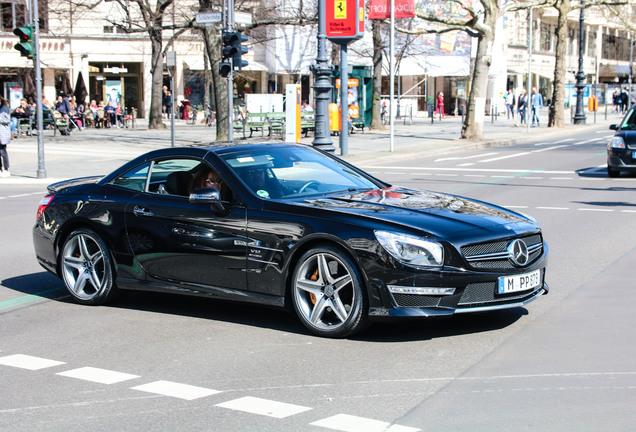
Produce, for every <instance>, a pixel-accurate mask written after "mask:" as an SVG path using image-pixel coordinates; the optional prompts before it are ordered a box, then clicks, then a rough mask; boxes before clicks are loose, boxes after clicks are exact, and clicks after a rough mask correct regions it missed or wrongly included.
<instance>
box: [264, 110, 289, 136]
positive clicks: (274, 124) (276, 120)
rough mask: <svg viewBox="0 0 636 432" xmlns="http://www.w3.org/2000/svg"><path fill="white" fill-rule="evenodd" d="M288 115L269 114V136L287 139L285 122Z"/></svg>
mask: <svg viewBox="0 0 636 432" xmlns="http://www.w3.org/2000/svg"><path fill="white" fill-rule="evenodd" d="M286 117H287V114H285V113H284V112H270V113H267V121H268V122H269V135H270V136H273V135H274V134H280V138H281V139H285V121H286Z"/></svg>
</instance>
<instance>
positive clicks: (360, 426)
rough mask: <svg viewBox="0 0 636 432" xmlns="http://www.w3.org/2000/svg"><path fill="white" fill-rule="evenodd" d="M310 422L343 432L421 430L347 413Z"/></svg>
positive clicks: (402, 431) (404, 431) (405, 431)
mask: <svg viewBox="0 0 636 432" xmlns="http://www.w3.org/2000/svg"><path fill="white" fill-rule="evenodd" d="M310 424H311V425H313V426H321V427H324V428H327V429H332V430H337V431H343V432H376V431H377V432H416V431H419V430H420V429H417V428H413V427H409V426H401V425H396V424H394V425H392V424H390V423H388V422H384V421H380V420H373V419H368V418H364V417H357V416H352V415H347V414H337V415H335V416H331V417H327V418H324V419H322V420H318V421H315V422H313V423H310Z"/></svg>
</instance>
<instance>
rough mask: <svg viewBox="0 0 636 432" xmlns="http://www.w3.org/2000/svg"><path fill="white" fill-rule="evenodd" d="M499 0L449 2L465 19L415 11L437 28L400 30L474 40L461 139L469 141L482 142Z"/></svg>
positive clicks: (499, 11) (402, 30)
mask: <svg viewBox="0 0 636 432" xmlns="http://www.w3.org/2000/svg"><path fill="white" fill-rule="evenodd" d="M499 1H500V0H478V1H477V2H475V3H474V4H472V3H470V4H469V3H468V2H460V1H459V0H451V1H450V2H449V3H454V4H455V5H456V6H457V7H459V8H461V9H463V10H465V11H466V12H467V14H466V17H465V18H461V17H460V18H455V17H448V16H444V15H437V14H434V13H428V12H422V11H416V17H418V18H420V19H423V20H425V21H429V22H432V23H438V24H440V26H438V27H435V28H429V29H426V30H424V31H422V30H410V29H405V28H399V31H400V32H403V33H407V34H425V33H446V32H450V31H455V30H461V31H465V32H466V33H468V34H469V35H470V36H472V37H474V38H476V39H477V54H476V57H475V64H474V67H473V74H472V82H471V84H470V97H469V98H468V107H467V111H466V117H465V118H464V124H463V125H462V131H461V137H462V138H464V139H470V140H480V139H483V134H484V111H485V105H486V99H485V96H484V95H485V93H486V90H487V84H488V70H489V68H490V64H491V62H492V58H491V48H492V43H493V41H494V39H495V24H496V22H497V18H499V16H500V14H501V13H502V10H501V9H500V5H499Z"/></svg>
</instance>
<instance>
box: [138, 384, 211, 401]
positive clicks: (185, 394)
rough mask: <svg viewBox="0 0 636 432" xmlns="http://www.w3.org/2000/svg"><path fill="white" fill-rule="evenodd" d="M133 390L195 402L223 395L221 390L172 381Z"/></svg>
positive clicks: (145, 385)
mask: <svg viewBox="0 0 636 432" xmlns="http://www.w3.org/2000/svg"><path fill="white" fill-rule="evenodd" d="M132 390H139V391H143V392H147V393H155V394H160V395H163V396H170V397H175V398H178V399H185V400H194V399H199V398H202V397H205V396H210V395H213V394H217V393H221V392H220V391H219V390H213V389H208V388H204V387H197V386H192V385H188V384H180V383H176V382H172V381H155V382H151V383H148V384H143V385H139V386H136V387H132Z"/></svg>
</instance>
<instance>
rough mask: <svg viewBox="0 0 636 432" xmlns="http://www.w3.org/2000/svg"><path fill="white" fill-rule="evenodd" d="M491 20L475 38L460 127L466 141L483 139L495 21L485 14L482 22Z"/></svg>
mask: <svg viewBox="0 0 636 432" xmlns="http://www.w3.org/2000/svg"><path fill="white" fill-rule="evenodd" d="M488 19H490V20H492V21H493V22H492V23H485V24H484V27H488V29H487V30H485V31H482V32H481V33H480V35H479V36H478V37H477V55H476V57H475V67H474V69H473V80H472V83H471V85H470V97H469V98H468V106H467V108H466V117H464V124H463V126H462V133H461V138H462V139H467V140H477V141H478V140H483V139H484V120H485V112H486V95H485V93H486V91H487V90H488V71H489V69H490V63H491V55H490V52H489V51H490V46H491V45H492V41H493V39H494V38H493V33H492V31H491V30H490V29H493V28H494V21H495V19H494V18H493V17H492V16H491V15H489V14H486V16H485V17H484V20H488Z"/></svg>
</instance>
